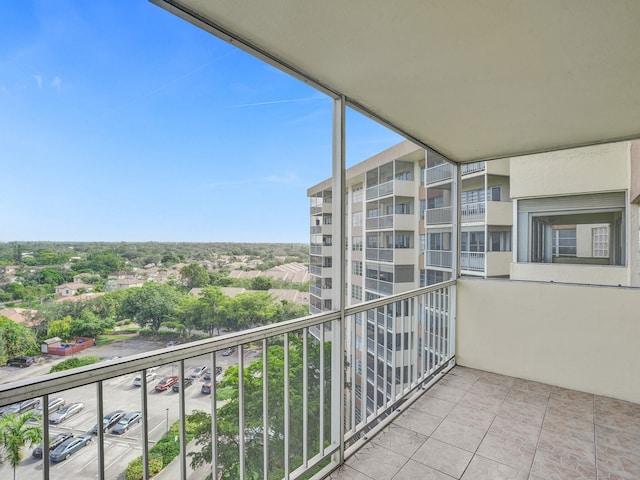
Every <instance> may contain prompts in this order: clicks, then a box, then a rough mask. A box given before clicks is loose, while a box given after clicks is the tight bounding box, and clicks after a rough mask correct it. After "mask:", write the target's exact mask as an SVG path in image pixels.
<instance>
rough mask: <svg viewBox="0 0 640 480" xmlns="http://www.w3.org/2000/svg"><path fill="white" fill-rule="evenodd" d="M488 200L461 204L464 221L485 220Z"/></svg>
mask: <svg viewBox="0 0 640 480" xmlns="http://www.w3.org/2000/svg"><path fill="white" fill-rule="evenodd" d="M486 207H487V204H486V202H474V203H465V204H463V205H462V206H461V208H460V210H461V212H460V213H461V216H462V221H463V222H482V221H484V212H485V210H486Z"/></svg>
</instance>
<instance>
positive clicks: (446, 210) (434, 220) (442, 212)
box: [425, 207, 453, 225]
mask: <svg viewBox="0 0 640 480" xmlns="http://www.w3.org/2000/svg"><path fill="white" fill-rule="evenodd" d="M452 213H453V207H440V208H428V209H427V212H426V215H425V223H426V224H427V225H437V224H442V223H446V224H448V223H451V219H452V218H453V217H452Z"/></svg>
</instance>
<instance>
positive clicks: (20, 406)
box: [0, 398, 40, 415]
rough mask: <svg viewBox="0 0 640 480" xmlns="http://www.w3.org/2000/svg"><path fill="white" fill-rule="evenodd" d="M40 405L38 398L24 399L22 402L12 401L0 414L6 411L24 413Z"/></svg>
mask: <svg viewBox="0 0 640 480" xmlns="http://www.w3.org/2000/svg"><path fill="white" fill-rule="evenodd" d="M39 405H40V399H39V398H31V399H29V400H25V401H24V402H19V403H14V404H11V405H9V406H8V407H6V408H5V409H4V410H3V411H2V413H1V414H0V415H5V414H7V413H24V412H28V411H29V410H33V409H34V408H37V407H38V406H39Z"/></svg>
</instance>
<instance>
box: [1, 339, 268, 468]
mask: <svg viewBox="0 0 640 480" xmlns="http://www.w3.org/2000/svg"><path fill="white" fill-rule="evenodd" d="M114 343H115V342H114ZM144 343H145V345H130V346H127V348H126V351H127V352H128V353H126V354H131V353H140V351H148V350H153V349H155V348H159V347H162V346H163V345H159V344H157V343H156V344H152V345H148V344H149V343H152V342H144ZM105 347H106V346H105ZM105 347H95V349H94V348H91V349H88V351H87V354H90V355H100V356H101V357H106V358H109V357H113V356H125V354H124V352H125V348H124V347H122V346H120V345H113V344H112V345H110V346H109V347H110V348H105ZM136 348H139V350H137V351H135V352H134V351H131V349H136ZM98 350H101V351H100V353H97V351H98ZM118 353H123V355H118ZM237 355H238V352H234V353H233V354H231V355H229V356H223V355H221V354H218V355H217V356H216V364H217V365H218V366H221V367H222V368H223V372H224V369H226V367H227V366H229V365H232V364H236V363H237V359H238V357H237ZM257 356H258V352H256V351H251V350H246V351H245V359H246V361H247V362H250V361H252V360H254V359H256V358H257ZM209 362H210V357H209V356H208V355H205V356H202V357H197V358H192V359H189V360H188V361H185V375H189V373H190V372H191V370H192V369H193V368H195V367H197V366H202V365H205V366H210V365H209ZM42 368H43V366H42V365H34V366H33V367H29V368H24V369H19V368H11V367H2V368H1V369H0V381H4V380H3V379H2V377H3V376H5V375H7V376H8V375H10V374H11V373H13V372H15V373H16V374H17V375H19V376H20V377H21V378H25V377H28V376H30V375H40V374H43V373H46V372H48V370H49V368H51V366H50V365H49V366H46V371H41V370H42ZM9 370H11V372H9ZM154 373H156V378H155V379H153V380H151V381H149V382H148V384H147V385H148V393H147V395H148V399H147V407H148V412H149V416H148V422H149V425H148V429H149V443H150V446H152V445H153V444H154V443H155V442H157V441H158V440H159V439H160V437H161V436H162V435H163V434H164V433H165V432H166V431H167V428H168V426H169V425H171V424H172V423H173V422H175V421H176V420H177V419H178V411H179V405H178V398H179V395H178V393H176V392H173V391H172V389H171V388H169V389H168V390H167V391H165V392H156V391H155V390H154V386H155V385H156V383H157V382H158V381H159V380H161V379H162V378H163V377H165V376H171V375H177V374H178V364H166V365H160V366H158V367H157V369H156V370H155V372H154ZM135 377H136V374H130V375H125V376H121V377H116V378H113V379H110V380H108V381H105V382H103V401H104V409H103V411H104V413H105V414H106V413H108V412H110V411H112V410H124V411H126V412H131V411H137V410H140V409H141V405H142V399H141V391H142V389H141V388H140V387H137V386H134V384H133V383H134V382H133V381H134V378H135ZM219 378H220V376H219V377H218V379H219ZM12 380H16V375H13V376H12ZM203 383H206V382H205V381H204V379H203V378H202V377H199V378H197V379H196V380H195V381H194V382H193V384H192V385H191V386H188V387H187V388H186V389H185V409H186V411H187V413H189V412H191V411H193V410H204V411H207V412H208V411H210V410H211V396H210V395H207V394H203V393H201V387H202V385H203ZM96 393H97V389H96V386H94V385H87V386H84V387H80V388H75V389H72V390H66V391H64V392H60V393H59V394H56V395H51V397H53V396H62V397H64V399H65V402H66V404H69V403H73V402H82V403H83V404H84V408H83V409H82V410H81V411H80V412H79V413H78V414H76V415H74V416H72V417H70V418H68V419H67V420H64V421H63V422H61V423H60V424H59V425H50V434H51V435H53V434H56V433H60V432H63V431H66V432H72V433H73V434H74V435H75V436H78V435H86V434H91V430H92V429H93V427H94V425H95V424H96V423H98V418H97V396H96ZM141 425H142V424H141V423H140V424H137V425H135V426H133V427H132V428H131V429H130V430H129V431H127V432H125V433H124V434H122V435H114V434H112V433H110V432H107V433H106V434H105V436H104V452H105V469H106V472H105V473H106V478H113V479H123V478H124V471H125V469H126V467H127V465H128V463H129V462H130V461H131V460H133V459H135V458H136V457H138V456H140V455H141V454H142V438H141V432H142V426H141ZM93 440H94V441H92V442H91V443H89V444H88V445H87V446H86V447H84V448H82V449H80V450H79V451H78V452H76V453H74V454H73V455H71V457H70V458H68V459H67V460H64V461H62V462H60V463H53V462H51V463H50V477H51V478H53V479H58V478H60V479H62V478H65V477H69V476H72V477H73V479H74V480H76V479H95V478H96V477H97V472H98V470H97V468H98V467H97V456H98V454H97V435H93ZM34 447H35V446H34ZM32 450H33V447H32V448H29V449H25V452H24V453H25V459H24V460H23V461H22V462H21V464H20V466H19V467H18V475H17V477H18V478H20V479H22V480H31V479H33V480H35V479H40V478H42V469H43V460H42V459H39V458H34V457H32V456H31V452H32ZM45 460H46V461H49V460H48V458H46V456H45ZM11 475H12V472H11V469H10V467H8V466H7V465H5V466H3V467H1V468H0V478H11Z"/></svg>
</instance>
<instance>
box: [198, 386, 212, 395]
mask: <svg viewBox="0 0 640 480" xmlns="http://www.w3.org/2000/svg"><path fill="white" fill-rule="evenodd" d="M200 391H201V392H202V393H204V394H205V395H209V394H210V393H211V384H210V383H203V384H202V388H201V389H200Z"/></svg>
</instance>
